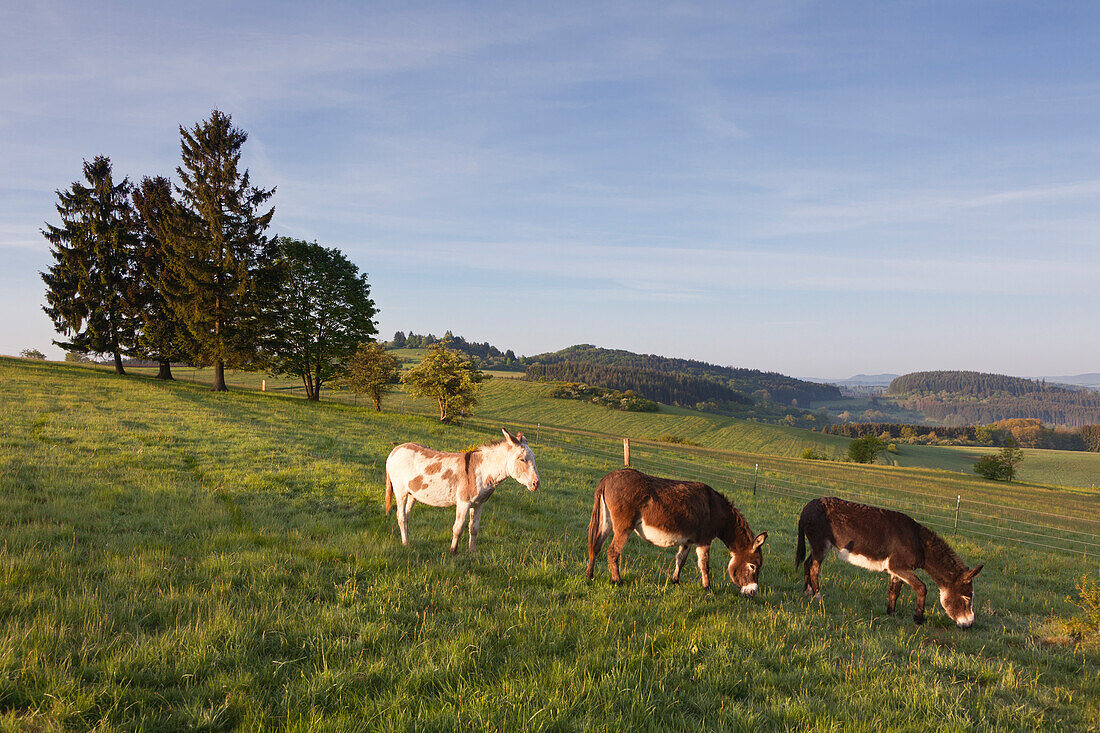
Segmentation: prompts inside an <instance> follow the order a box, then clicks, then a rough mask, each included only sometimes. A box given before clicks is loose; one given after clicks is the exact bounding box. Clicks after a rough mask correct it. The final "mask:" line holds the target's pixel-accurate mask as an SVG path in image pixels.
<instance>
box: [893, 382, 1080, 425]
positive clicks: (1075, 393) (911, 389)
mask: <svg viewBox="0 0 1100 733" xmlns="http://www.w3.org/2000/svg"><path fill="white" fill-rule="evenodd" d="M887 394H888V395H890V396H891V397H893V398H894V399H895V400H896V401H897V403H898V405H900V406H901V407H903V408H905V409H907V410H913V411H916V412H921V413H924V415H926V416H927V417H929V418H931V419H933V420H937V421H946V422H954V423H956V424H968V425H974V424H988V423H993V422H997V421H999V420H1009V419H1013V418H1036V419H1038V420H1042V421H1043V422H1044V423H1046V424H1047V425H1063V426H1067V427H1072V428H1080V427H1082V426H1084V425H1095V424H1097V423H1100V392H1095V391H1091V390H1085V389H1079V388H1072V387H1066V386H1062V385H1052V384H1046V383H1045V382H1042V381H1037V380H1034V379H1023V378H1021V377H1009V376H1005V375H1003V374H984V373H982V372H914V373H912V374H905V375H902V376H900V377H898V378H897V379H895V380H894V381H893V382H891V383H890V387H889V389H887Z"/></svg>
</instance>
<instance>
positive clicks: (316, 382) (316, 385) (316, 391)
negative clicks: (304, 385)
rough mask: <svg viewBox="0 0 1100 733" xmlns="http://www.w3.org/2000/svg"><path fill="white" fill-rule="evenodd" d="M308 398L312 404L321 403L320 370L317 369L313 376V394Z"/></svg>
mask: <svg viewBox="0 0 1100 733" xmlns="http://www.w3.org/2000/svg"><path fill="white" fill-rule="evenodd" d="M309 398H310V399H311V400H313V401H314V402H320V401H321V370H320V369H318V370H317V374H315V375H314V379H313V394H311V395H310V396H309Z"/></svg>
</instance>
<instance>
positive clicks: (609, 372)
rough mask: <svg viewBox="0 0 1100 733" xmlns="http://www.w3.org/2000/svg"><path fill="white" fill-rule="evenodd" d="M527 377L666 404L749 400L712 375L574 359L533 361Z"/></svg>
mask: <svg viewBox="0 0 1100 733" xmlns="http://www.w3.org/2000/svg"><path fill="white" fill-rule="evenodd" d="M527 378H528V379H531V380H534V381H545V382H582V383H584V384H594V385H599V386H601V387H608V388H610V389H615V390H619V391H622V392H625V391H627V390H631V391H633V392H634V393H636V394H639V395H642V396H643V397H646V398H648V399H651V400H656V401H657V402H664V403H665V404H666V405H682V406H685V407H694V406H695V405H697V404H699V403H701V402H704V403H705V402H718V403H734V404H737V405H751V404H752V399H750V398H749V397H746V396H745V395H743V394H741V393H740V392H737V391H735V390H732V389H730V388H729V387H728V386H726V385H725V384H722V383H721V382H719V381H717V380H714V379H708V378H706V377H697V376H694V375H691V374H680V373H675V374H670V373H668V372H657V371H651V370H649V369H634V368H631V367H620V366H608V365H606V364H592V363H588V362H576V361H559V362H556V363H554V364H532V365H531V366H529V367H527Z"/></svg>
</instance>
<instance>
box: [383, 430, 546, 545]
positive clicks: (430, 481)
mask: <svg viewBox="0 0 1100 733" xmlns="http://www.w3.org/2000/svg"><path fill="white" fill-rule="evenodd" d="M501 432H503V433H504V440H500V441H497V442H496V443H490V444H489V445H483V446H481V447H480V448H478V449H476V450H472V451H465V452H463V453H444V452H442V451H437V450H432V449H431V448H425V447H424V446H422V445H417V444H416V443H405V444H403V445H399V446H397V447H396V448H394V449H393V450H392V451H390V455H389V457H388V458H387V459H386V514H389V513H390V506H391V504H392V503H393V502H394V501H395V500H396V502H397V526H398V528H399V529H400V530H401V544H403V545H408V544H409V513H410V512H411V511H412V508H413V504H415V503H416V502H418V501H419V502H423V503H424V504H427V505H428V506H453V507H455V523H454V527H453V529H452V532H451V554H454V553H455V552H456V551H457V550H458V540H459V538H460V537H461V536H462V527H463V526H464V525H465V523H466V517H467V515H469V518H470V552H473V551H474V546H475V545H476V543H477V531H478V527H479V525H480V524H481V510H482V509H483V508H484V507H485V502H486V501H488V500H489V497H490V496H492V495H493V491H494V490H495V489H496V487H497V485H498V484H499V483H500V482H501V481H503V480H504V479H506V478H508V477H509V476H510V477H512V478H514V479H515V480H516V481H519V482H520V483H521V484H523V485H524V486H526V487H527V490H528V491H534V490H535V489H537V488H538V487H539V472H538V469H536V468H535V454H534V453H532V452H531V448H530V447H528V445H527V438H525V437H523V433H519V434H518V435H512V434H511V433H509V432H508V431H507V430H505V429H504V428H501Z"/></svg>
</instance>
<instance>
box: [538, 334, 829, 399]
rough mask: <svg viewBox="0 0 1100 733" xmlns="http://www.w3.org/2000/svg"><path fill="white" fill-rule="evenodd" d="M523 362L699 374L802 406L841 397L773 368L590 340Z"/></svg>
mask: <svg viewBox="0 0 1100 733" xmlns="http://www.w3.org/2000/svg"><path fill="white" fill-rule="evenodd" d="M524 362H526V363H527V364H532V365H533V364H541V365H546V364H559V363H564V362H571V363H582V364H594V365H600V366H609V367H619V368H623V369H636V370H644V371H647V372H660V373H662V374H669V375H686V376H691V377H700V378H703V379H707V380H712V381H715V382H717V383H720V384H723V385H725V386H726V387H728V388H729V389H731V390H733V391H734V392H740V393H742V394H745V395H750V396H752V397H754V398H756V399H770V400H772V401H774V402H779V403H782V404H788V405H789V404H792V403H793V402H797V404H798V405H799V406H801V407H809V406H810V403H811V402H816V401H823V400H835V399H839V398H840V390H839V389H838V388H837V387H836V386H834V385H831V384H815V383H814V382H806V381H803V380H801V379H795V378H793V377H788V376H785V375H783V374H778V373H776V372H762V371H760V370H758V369H739V368H735V367H723V366H718V365H716V364H708V363H706V362H703V361H696V360H694V359H674V358H669V357H665V356H656V355H654V354H635V353H634V352H631V351H623V350H622V349H601V348H599V347H597V346H593V345H591V344H579V345H577V346H570V347H568V348H565V349H562V350H561V351H555V352H553V353H547V354H538V355H536V356H530V357H527V358H526V359H524ZM646 396H649V395H646Z"/></svg>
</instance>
